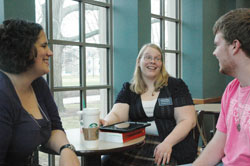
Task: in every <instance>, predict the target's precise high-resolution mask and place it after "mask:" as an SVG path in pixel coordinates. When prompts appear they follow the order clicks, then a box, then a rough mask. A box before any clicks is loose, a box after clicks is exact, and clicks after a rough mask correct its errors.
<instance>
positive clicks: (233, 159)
mask: <svg viewBox="0 0 250 166" xmlns="http://www.w3.org/2000/svg"><path fill="white" fill-rule="evenodd" d="M239 123H240V126H241V129H240V131H238V130H237V125H238V124H239ZM216 127H217V129H218V130H219V131H221V132H223V133H225V134H227V138H226V144H225V148H224V153H225V156H224V157H223V158H222V161H223V164H224V166H237V165H239V166H249V165H250V86H247V87H240V82H239V81H238V80H237V79H234V80H233V81H232V82H230V84H229V85H228V86H227V88H226V90H225V92H224V94H223V97H222V100H221V113H220V116H219V119H218V122H217V125H216Z"/></svg>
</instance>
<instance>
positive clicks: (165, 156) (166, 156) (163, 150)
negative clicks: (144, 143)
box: [154, 141, 173, 165]
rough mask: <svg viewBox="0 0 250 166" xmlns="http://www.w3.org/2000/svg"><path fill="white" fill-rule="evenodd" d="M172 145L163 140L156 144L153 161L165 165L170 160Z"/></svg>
mask: <svg viewBox="0 0 250 166" xmlns="http://www.w3.org/2000/svg"><path fill="white" fill-rule="evenodd" d="M172 147H173V146H172V145H171V144H168V143H167V142H165V141H163V142H162V143H160V144H159V145H157V146H156V148H155V150H154V157H155V163H156V164H157V165H161V164H163V165H165V164H168V163H169V161H170V157H171V153H172Z"/></svg>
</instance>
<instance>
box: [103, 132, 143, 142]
mask: <svg viewBox="0 0 250 166" xmlns="http://www.w3.org/2000/svg"><path fill="white" fill-rule="evenodd" d="M141 136H145V128H139V129H136V130H133V131H129V132H125V133H120V132H114V131H102V130H100V133H99V139H100V140H105V141H110V142H117V143H124V142H127V141H130V140H132V139H136V138H139V137H141Z"/></svg>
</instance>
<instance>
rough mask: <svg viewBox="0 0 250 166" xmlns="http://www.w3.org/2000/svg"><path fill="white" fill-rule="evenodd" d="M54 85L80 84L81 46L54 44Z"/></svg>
mask: <svg viewBox="0 0 250 166" xmlns="http://www.w3.org/2000/svg"><path fill="white" fill-rule="evenodd" d="M53 52H54V56H53V67H54V86H55V87H61V86H79V85H80V77H79V75H80V74H79V72H80V70H79V63H80V62H79V47H78V46H64V45H54V46H53Z"/></svg>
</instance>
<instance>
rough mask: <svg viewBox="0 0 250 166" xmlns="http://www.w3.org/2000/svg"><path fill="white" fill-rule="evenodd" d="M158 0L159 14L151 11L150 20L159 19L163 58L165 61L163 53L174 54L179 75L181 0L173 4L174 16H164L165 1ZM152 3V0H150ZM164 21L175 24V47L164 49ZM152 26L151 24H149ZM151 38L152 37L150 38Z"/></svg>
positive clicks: (177, 75)
mask: <svg viewBox="0 0 250 166" xmlns="http://www.w3.org/2000/svg"><path fill="white" fill-rule="evenodd" d="M159 1H160V14H159V15H158V14H153V13H152V12H151V11H152V10H151V11H150V12H151V20H152V19H159V20H160V47H161V49H162V53H163V55H164V56H163V60H164V63H165V54H166V53H172V54H175V55H176V69H175V71H176V73H175V75H176V77H181V59H182V58H181V56H182V53H181V0H176V6H175V12H176V13H175V14H176V18H172V17H167V16H165V1H166V0H159ZM151 3H152V1H151ZM165 22H171V23H175V25H176V27H175V28H176V35H175V37H176V40H175V41H176V43H175V44H176V48H175V49H165V33H166V27H165ZM151 28H152V24H151ZM151 40H152V39H151Z"/></svg>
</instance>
